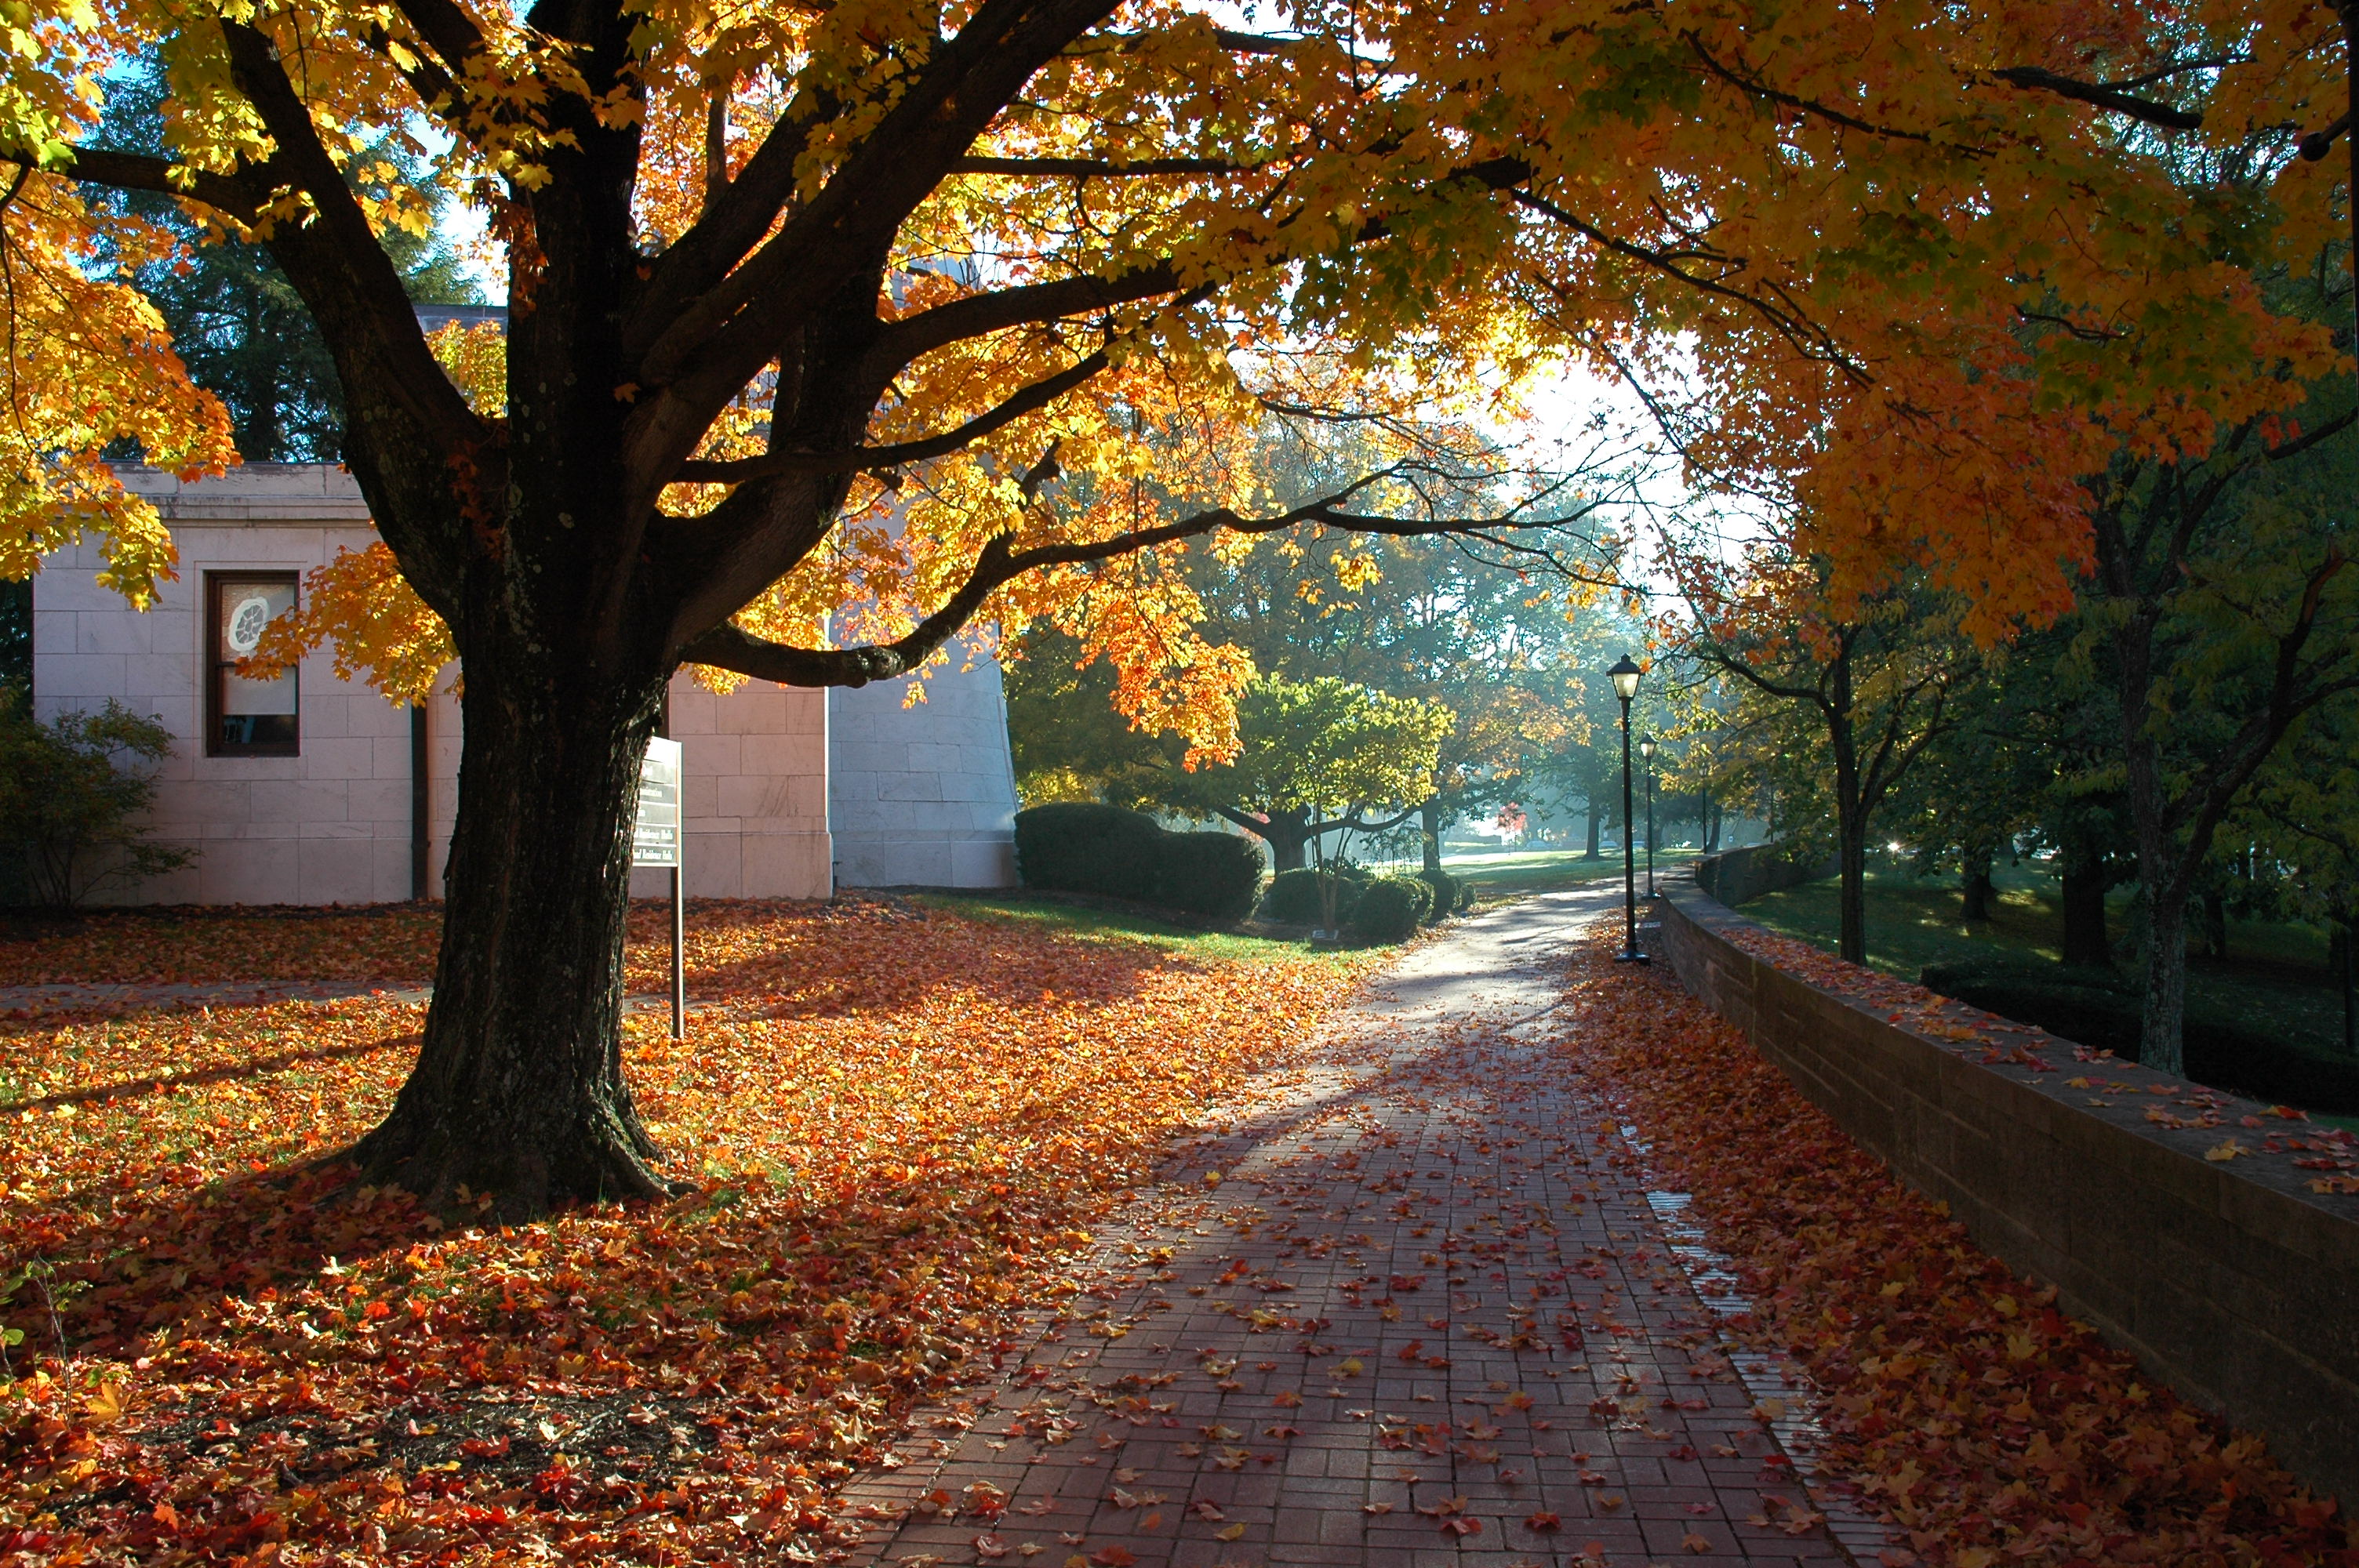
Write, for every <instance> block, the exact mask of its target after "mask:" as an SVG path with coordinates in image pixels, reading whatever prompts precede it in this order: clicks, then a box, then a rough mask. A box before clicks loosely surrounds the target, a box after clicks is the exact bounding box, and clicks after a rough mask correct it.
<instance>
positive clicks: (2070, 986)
mask: <svg viewBox="0 0 2359 1568" xmlns="http://www.w3.org/2000/svg"><path fill="white" fill-rule="evenodd" d="M1919 980H1920V981H1921V982H1922V983H1923V984H1924V985H1925V986H1926V988H1927V989H1930V990H1936V991H1939V992H1940V993H1941V994H1942V995H1943V996H1946V997H1954V998H1955V999H1957V1000H1960V1001H1962V1002H1964V1003H1965V1004H1966V1005H1967V1006H1969V1007H1979V1008H1982V1009H1984V1011H1989V1012H1995V1013H1997V1014H1999V1015H2000V1016H2001V1017H2003V1018H2011V1019H2014V1020H2015V1021H2016V1022H2018V1023H2035V1024H2038V1026H2039V1027H2040V1028H2042V1029H2045V1030H2047V1031H2048V1032H2049V1033H2051V1034H2060V1035H2062V1036H2063V1037H2064V1038H2065V1039H2067V1040H2071V1041H2073V1042H2076V1043H2077V1044H2082V1045H2086V1046H2089V1047H2091V1048H2092V1049H2093V1050H2100V1051H2111V1052H2112V1053H2113V1054H2114V1055H2116V1056H2118V1057H2120V1058H2121V1059H2122V1060H2123V1061H2125V1062H2135V1061H2136V1060H2137V1053H2138V1024H2139V1021H2140V1019H2141V1018H2142V1017H2143V1016H2144V1013H2145V1001H2144V999H2143V998H2142V996H2141V995H2140V987H2139V985H2138V983H2137V982H2136V980H2134V979H2129V978H2127V977H2125V976H2122V975H2116V974H2113V973H2110V972H2108V971H2106V970H2104V969H2086V968H2070V969H2068V968H2064V967H2063V966H2062V965H2060V964H2043V963H2037V962H2026V961H2024V960H2022V959H2019V958H1974V959H1968V960H1964V961H1962V962H1958V963H1951V964H1933V965H1930V966H1928V967H1927V968H1926V969H1925V971H1924V972H1923V974H1921V975H1920V976H1919ZM2183 1033H2184V1039H2185V1042H2186V1055H2187V1076H2189V1077H2190V1078H2192V1079H2194V1080H2195V1081H2196V1082H2197V1083H2200V1084H2209V1085H2211V1086H2212V1087H2213V1088H2220V1089H2228V1090H2231V1091H2233V1092H2234V1093H2237V1094H2242V1095H2246V1096H2249V1097H2250V1098H2254V1099H2259V1100H2267V1101H2268V1102H2269V1103H2271V1104H2273V1105H2292V1106H2299V1107H2301V1108H2303V1109H2305V1110H2317V1111H2324V1112H2326V1113H2327V1114H2328V1115H2331V1116H2349V1115H2353V1114H2359V1060H2354V1058H2352V1057H2349V1056H2345V1055H2343V1054H2340V1053H2333V1054H2330V1053H2328V1052H2325V1051H2321V1050H2315V1049H2312V1048H2310V1047H2309V1046H2305V1045H2301V1044H2296V1043H2294V1042H2292V1041H2288V1040H2285V1039H2282V1038H2280V1037H2278V1036H2277V1035H2274V1034H2266V1033H2261V1032H2260V1031H2258V1030H2256V1029H2254V1028H2252V1027H2251V1026H2250V1025H2249V1024H2246V1023H2245V1022H2242V1021H2241V1020H2239V1019H2237V1018H2235V1017H2234V1016H2233V1015H2231V1014H2228V1013H2225V1012H2223V1011H2221V1010H2219V1009H2217V1008H2212V1007H2204V1006H2200V1005H2190V1007H2189V1008H2188V1010H2187V1018H2186V1022H2185V1024H2184V1025H2183Z"/></svg>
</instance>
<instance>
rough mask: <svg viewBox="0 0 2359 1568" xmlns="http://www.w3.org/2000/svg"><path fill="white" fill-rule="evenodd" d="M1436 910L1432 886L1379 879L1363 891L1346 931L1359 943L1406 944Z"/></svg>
mask: <svg viewBox="0 0 2359 1568" xmlns="http://www.w3.org/2000/svg"><path fill="white" fill-rule="evenodd" d="M1432 907H1433V887H1432V884H1430V883H1429V882H1426V881H1420V880H1419V879H1418V878H1416V877H1378V878H1376V879H1375V881H1372V882H1370V883H1369V884H1368V885H1367V886H1366V887H1364V888H1363V889H1362V890H1361V891H1360V898H1359V902H1358V903H1354V904H1353V906H1352V916H1351V918H1350V919H1349V920H1347V921H1345V922H1344V924H1343V929H1344V930H1345V931H1347V932H1349V933H1350V934H1351V935H1352V936H1353V939H1354V940H1356V941H1361V942H1406V941H1408V939H1409V938H1410V937H1411V936H1414V935H1417V928H1418V925H1419V922H1421V921H1422V920H1424V919H1425V916H1426V912H1427V911H1428V910H1430V909H1431V908H1432Z"/></svg>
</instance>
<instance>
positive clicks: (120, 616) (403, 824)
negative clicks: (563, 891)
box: [33, 463, 410, 903]
mask: <svg viewBox="0 0 2359 1568" xmlns="http://www.w3.org/2000/svg"><path fill="white" fill-rule="evenodd" d="M125 478H126V480H127V481H129V482H130V483H131V485H132V487H133V488H134V489H136V490H137V491H139V492H142V493H145V494H147V495H148V496H150V497H151V498H152V499H153V500H154V501H155V502H156V503H157V505H158V507H159V509H161V510H162V512H163V514H164V515H165V517H166V519H167V520H168V522H169V523H170V524H171V526H172V529H173V534H174V537H175V539H176V540H177V541H178V543H179V547H180V568H179V579H178V580H176V581H172V582H167V583H164V584H163V585H161V589H160V591H159V594H158V603H157V605H156V606H155V607H154V608H153V609H150V610H148V611H146V612H144V613H142V612H139V611H134V610H132V609H130V608H129V607H128V606H127V605H125V602H124V601H123V600H122V599H121V597H120V596H118V595H116V594H114V593H113V592H112V591H110V590H108V589H103V588H101V587H99V586H98V584H97V582H96V581H95V577H96V574H97V572H98V570H99V569H100V568H101V567H102V566H103V560H102V558H101V557H100V555H99V552H98V549H97V547H96V546H95V545H93V544H88V543H85V544H82V545H80V546H74V547H73V548H71V549H68V550H64V551H60V552H59V553H58V554H56V555H53V556H51V557H49V559H48V560H47V561H45V562H44V563H43V567H42V570H41V573H40V575H39V577H38V578H37V579H35V582H34V589H33V669H34V676H33V689H34V702H35V709H36V711H37V712H38V714H39V715H40V716H41V717H43V718H51V717H54V716H55V715H57V714H58V713H60V712H61V711H64V710H66V709H69V708H97V707H100V706H101V705H103V703H104V702H105V700H106V699H107V698H108V697H119V698H121V699H122V700H123V702H124V703H125V705H126V706H127V707H129V708H132V709H134V710H135V711H136V712H139V713H142V714H150V715H153V716H155V717H156V718H158V719H161V720H162V721H163V723H164V725H165V727H166V728H167V729H168V730H170V731H171V732H172V734H173V735H174V737H175V738H176V740H177V741H178V743H177V744H176V745H175V746H174V748H173V750H172V753H171V755H170V756H169V757H168V758H167V759H166V760H165V762H164V763H163V766H162V769H161V771H160V775H159V779H158V783H159V786H160V787H159V789H158V796H157V801H156V806H155V810H154V813H153V821H154V824H155V827H156V828H157V834H156V837H157V838H158V840H159V841H162V842H165V843H168V844H174V845H179V846H183V847H189V848H193V849H196V850H197V851H198V854H197V859H196V860H195V862H194V863H193V864H191V865H190V866H189V867H187V868H186V869H184V870H182V871H178V872H175V873H173V874H172V875H170V876H168V877H161V878H158V879H155V880H153V881H147V882H146V883H143V884H140V885H138V886H136V887H131V888H124V889H118V890H116V891H115V892H113V893H112V895H111V896H112V897H113V898H114V900H116V901H118V902H126V903H375V902H382V901H386V900H393V899H405V898H408V896H409V882H410V852H409V842H410V821H409V817H410V810H409V716H408V712H407V711H406V710H403V709H400V708H395V707H394V706H393V705H392V704H390V703H388V702H386V700H385V699H384V698H383V697H379V696H378V695H377V694H376V693H375V692H374V691H371V690H369V689H368V688H366V687H358V686H353V685H348V684H347V683H345V682H343V681H341V680H338V679H337V678H336V675H335V671H334V669H333V667H332V661H331V660H330V658H329V657H328V656H327V655H326V654H318V655H315V656H313V657H311V658H309V659H306V660H305V661H303V664H302V665H301V667H300V669H299V672H298V676H297V679H298V682H299V688H300V693H301V713H300V722H301V751H300V753H299V755H296V756H292V757H210V756H207V755H205V753H204V747H203V746H202V744H201V739H200V731H201V727H202V724H203V719H204V715H203V692H204V687H203V681H204V676H205V671H206V663H205V654H206V650H205V648H204V638H205V624H204V621H205V618H204V616H203V614H202V613H201V595H202V592H203V584H204V573H205V572H206V571H207V570H208V569H213V570H222V569H234V568H249V569H262V570H287V571H296V572H302V571H308V570H310V568H313V567H316V566H319V565H321V564H322V563H324V562H325V561H327V560H328V559H329V558H330V557H332V556H333V555H334V554H335V551H336V549H337V548H338V547H339V546H343V547H347V548H353V549H360V548H364V547H365V546H367V545H369V544H370V543H371V542H373V541H374V539H375V533H374V531H373V530H372V529H371V528H370V526H369V521H368V509H367V508H366V506H364V504H363V503H361V500H360V494H359V492H358V490H357V489H356V488H355V487H354V486H353V483H352V480H351V477H350V476H349V475H347V474H345V473H343V472H342V470H338V469H335V468H333V467H331V466H327V465H321V464H268V463H258V464H250V465H248V466H247V467H246V468H245V469H242V470H236V478H235V479H234V480H225V481H210V482H208V483H205V484H201V485H194V486H191V485H184V484H182V483H181V482H180V481H179V480H178V479H176V478H174V477H173V476H172V475H171V474H168V473H164V472H160V471H158V470H126V473H125ZM103 896H109V895H103Z"/></svg>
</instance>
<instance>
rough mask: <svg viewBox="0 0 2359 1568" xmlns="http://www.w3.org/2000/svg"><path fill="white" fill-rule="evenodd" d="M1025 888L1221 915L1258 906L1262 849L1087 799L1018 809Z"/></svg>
mask: <svg viewBox="0 0 2359 1568" xmlns="http://www.w3.org/2000/svg"><path fill="white" fill-rule="evenodd" d="M1016 871H1017V872H1018V873H1019V874H1020V875H1021V876H1022V877H1023V879H1024V885H1025V886H1026V887H1033V888H1046V889H1050V890H1052V891H1055V892H1081V893H1094V894H1096V895H1097V896H1099V897H1101V898H1119V899H1127V900H1129V901H1130V902H1132V903H1149V904H1154V905H1156V906H1158V908H1163V909H1175V910H1180V911H1183V912H1185V913H1187V914H1201V915H1205V916H1208V917H1210V918H1212V919H1215V920H1239V919H1242V918H1244V917H1245V914H1248V913H1249V912H1250V911H1251V910H1252V909H1253V901H1254V890H1255V889H1256V887H1258V886H1259V885H1260V883H1261V851H1260V850H1258V849H1256V848H1255V847H1254V846H1253V844H1252V843H1251V842H1249V841H1248V840H1246V839H1245V838H1240V837H1239V836H1238V835H1236V834H1234V833H1167V832H1165V831H1164V829H1163V828H1162V827H1160V826H1158V824H1157V822H1156V820H1155V819H1154V818H1153V817H1151V816H1147V815H1145V814H1144V813H1142V812H1136V811H1125V810H1123V809H1122V808H1121V807H1120V806H1098V805H1093V804H1091V803H1089V802H1085V801H1062V802H1057V803H1055V804H1052V805H1049V806H1034V807H1032V808H1031V809H1030V810H1028V811H1019V812H1017V813H1016Z"/></svg>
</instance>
